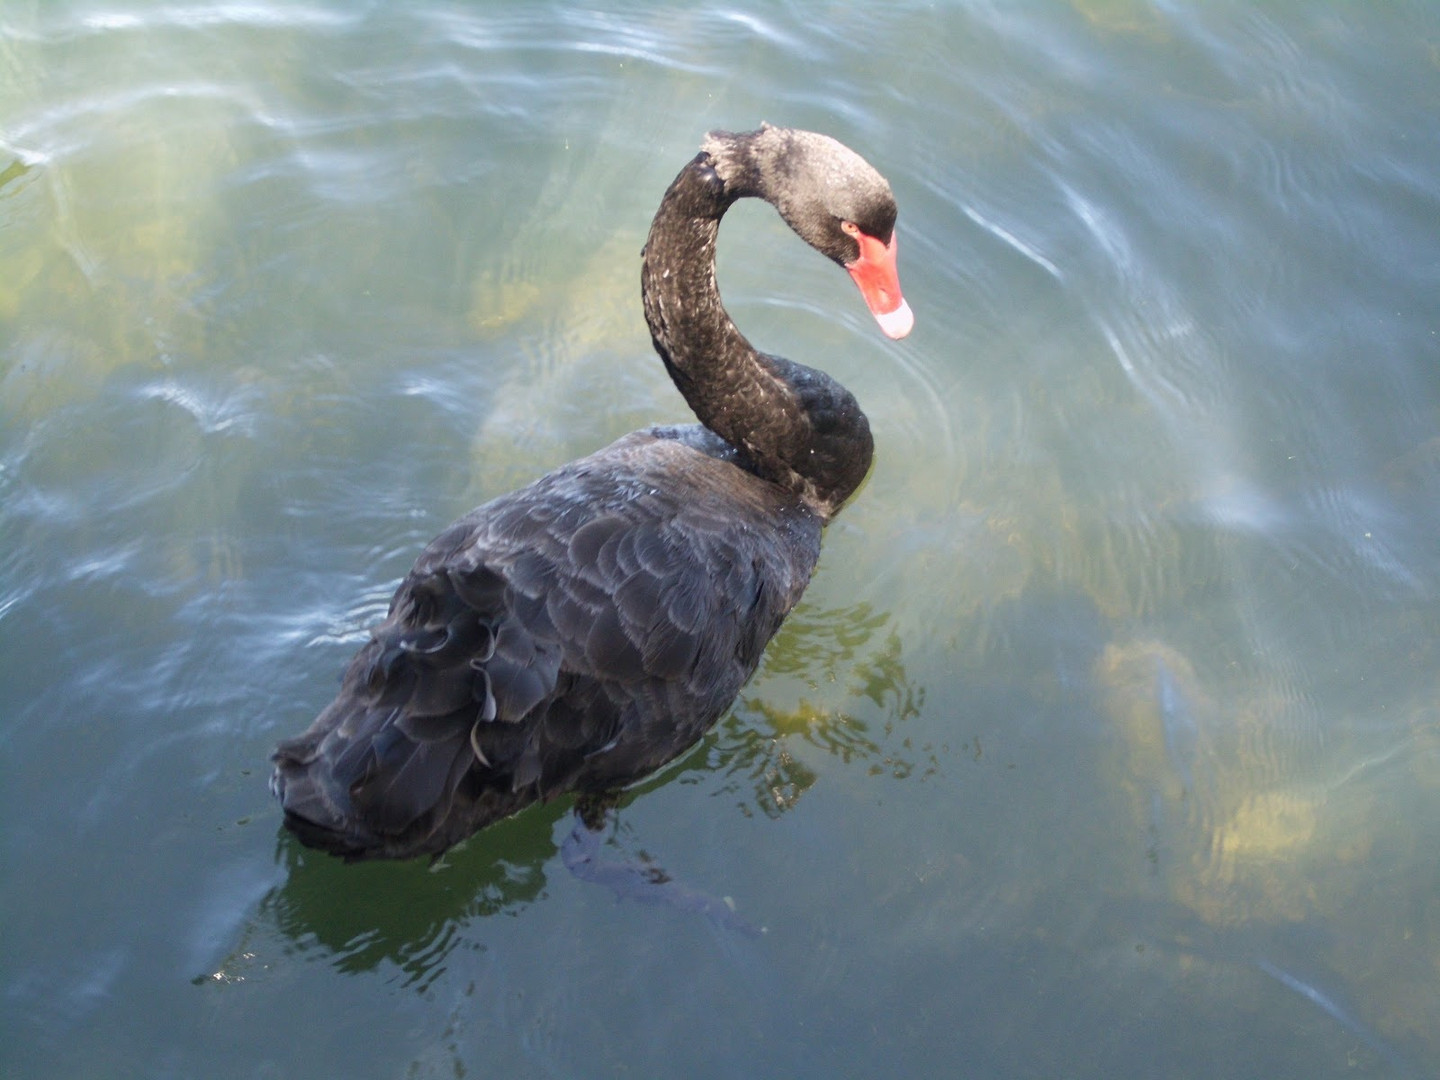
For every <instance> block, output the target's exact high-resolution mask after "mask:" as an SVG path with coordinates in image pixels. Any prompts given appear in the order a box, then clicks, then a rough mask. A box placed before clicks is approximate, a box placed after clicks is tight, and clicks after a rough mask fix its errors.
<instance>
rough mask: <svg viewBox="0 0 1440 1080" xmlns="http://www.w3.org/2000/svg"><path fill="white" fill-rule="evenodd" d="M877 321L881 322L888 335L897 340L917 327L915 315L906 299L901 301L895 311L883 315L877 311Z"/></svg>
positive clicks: (885, 333) (882, 329)
mask: <svg viewBox="0 0 1440 1080" xmlns="http://www.w3.org/2000/svg"><path fill="white" fill-rule="evenodd" d="M875 321H876V322H877V323H879V324H880V330H881V332H882V333H884V335H885V336H886V337H888V338H892V339H894V340H896V341H898V340H899V339H900V338H903V337H904V336H905V335H906V334H908V333H910V331H911V330H912V329H914V327H915V315H914V313H913V312H912V311H911V310H910V305H909V304H907V303H906V302H905V301H904V300H901V301H900V306H899V307H897V308H896V309H895V310H894V311H887V312H885V313H884V314H883V315H882V314H880V313H878V312H877V313H875Z"/></svg>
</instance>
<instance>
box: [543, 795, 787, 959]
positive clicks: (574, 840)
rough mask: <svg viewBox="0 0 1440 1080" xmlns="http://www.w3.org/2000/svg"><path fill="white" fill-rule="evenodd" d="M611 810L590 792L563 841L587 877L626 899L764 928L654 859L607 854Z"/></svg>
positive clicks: (572, 865)
mask: <svg viewBox="0 0 1440 1080" xmlns="http://www.w3.org/2000/svg"><path fill="white" fill-rule="evenodd" d="M609 813H610V805H608V804H607V803H606V802H605V801H604V800H600V799H590V798H585V799H581V800H580V802H579V803H577V804H576V806H575V827H574V828H572V829H571V830H570V835H569V836H567V837H566V838H565V840H564V842H563V843H562V844H561V845H560V861H561V862H563V863H564V864H565V869H567V870H569V871H570V872H571V873H572V874H574V875H575V876H576V877H577V878H579V879H580V880H581V881H588V882H590V883H592V884H595V885H603V886H605V888H607V889H609V890H610V891H611V892H613V893H614V894H615V896H616V898H617V899H620V900H638V901H640V903H642V904H664V905H665V906H667V907H673V908H676V909H678V910H680V911H693V912H697V913H699V914H701V915H704V916H705V917H706V918H707V919H709V920H710V921H711V922H713V923H714V924H715V925H716V926H719V927H722V928H724V929H726V930H738V931H740V932H741V933H743V934H747V935H749V936H752V937H754V936H757V935H759V934H760V933H762V932H763V931H762V930H759V929H757V928H756V927H754V926H752V925H750V923H748V922H746V921H745V920H744V919H742V918H740V916H739V915H737V914H736V913H735V908H734V905H733V904H732V903H731V902H730V901H729V899H728V898H726V899H722V898H721V897H718V896H711V895H710V894H709V893H705V892H700V891H699V890H698V889H692V888H690V887H689V886H687V885H682V884H681V883H680V882H678V881H676V880H674V879H673V878H672V877H671V876H670V875H669V874H667V873H666V872H665V871H664V870H663V869H661V868H660V867H658V866H656V865H655V864H654V863H645V862H637V861H633V860H629V859H626V860H624V861H609V860H605V859H602V858H601V857H600V845H601V833H602V831H603V830H604V826H605V820H606V818H607V817H608V816H609Z"/></svg>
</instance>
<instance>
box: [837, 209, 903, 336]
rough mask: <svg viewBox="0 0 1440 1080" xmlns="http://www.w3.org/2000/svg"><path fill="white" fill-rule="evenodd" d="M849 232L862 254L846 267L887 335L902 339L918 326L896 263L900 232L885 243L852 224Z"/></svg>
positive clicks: (892, 235)
mask: <svg viewBox="0 0 1440 1080" xmlns="http://www.w3.org/2000/svg"><path fill="white" fill-rule="evenodd" d="M852 230H853V231H852ZM846 231H847V232H850V234H851V235H852V236H854V237H855V241H856V243H858V244H859V245H860V255H859V257H858V258H857V259H856V260H855V261H854V262H852V263H846V264H845V269H846V270H848V271H850V276H851V277H852V278H854V279H855V284H856V285H858V286H859V287H860V295H861V296H863V297H864V298H865V306H866V307H868V308H869V309H870V314H871V315H874V316H875V321H876V322H878V323H879V324H880V329H881V330H883V331H884V332H885V336H886V337H891V338H903V337H904V336H905V335H906V334H908V333H910V329H911V327H913V326H914V325H915V316H914V315H913V314H912V313H911V311H910V305H909V304H907V303H906V302H905V297H904V296H902V295H901V294H900V271H899V269H897V267H896V265H895V250H896V243H897V236H898V234H896V233H891V234H890V243H888V244H886V243H883V242H881V241H880V240H877V239H875V237H873V236H871V235H869V234H868V233H863V232H860V231H859V230H858V229H854V228H853V226H852V227H850V228H849V229H847V230H846Z"/></svg>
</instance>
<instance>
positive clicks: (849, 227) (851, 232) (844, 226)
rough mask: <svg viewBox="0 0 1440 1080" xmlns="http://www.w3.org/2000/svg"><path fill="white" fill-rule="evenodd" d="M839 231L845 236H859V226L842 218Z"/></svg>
mask: <svg viewBox="0 0 1440 1080" xmlns="http://www.w3.org/2000/svg"><path fill="white" fill-rule="evenodd" d="M840 231H841V232H843V233H844V234H845V235H846V236H853V237H855V238H857V239H858V238H859V236H860V226H859V225H856V224H855V223H854V222H853V221H846V220H845V219H844V218H841V219H840Z"/></svg>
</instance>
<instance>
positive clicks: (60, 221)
mask: <svg viewBox="0 0 1440 1080" xmlns="http://www.w3.org/2000/svg"><path fill="white" fill-rule="evenodd" d="M1437 111H1440V9H1436V8H1434V7H1433V6H1430V5H1426V4H1409V5H1404V4H1385V5H1381V4H1374V5H1359V4H1339V3H1336V4H1321V3H1314V4H1311V3H1298V2H1297V3H1276V4H1266V5H1263V6H1262V5H1247V4H1178V5H1177V4H1144V3H1139V2H1124V0H1087V2H1078V0H1077V2H1075V3H1072V4H1060V3H1050V4H1042V3H1033V4H1032V3H1027V4H983V3H958V2H957V3H938V4H921V3H909V2H901V3H895V4H889V5H874V4H871V5H853V4H845V5H840V4H827V3H820V2H808V0H797V2H795V3H787V4H783V5H762V4H759V3H757V2H755V0H748V2H745V0H742V2H741V3H739V4H736V5H731V6H728V7H722V8H710V7H699V8H696V7H693V6H692V7H682V6H680V5H675V6H673V7H668V6H663V5H655V4H639V3H627V4H619V5H613V6H609V7H607V8H605V9H603V10H602V9H594V8H576V7H573V6H570V5H558V4H545V3H519V2H511V3H497V4H485V5H481V4H473V3H472V4H464V3H458V2H457V3H437V2H433V0H424V2H421V3H417V4H411V5H404V6H402V5H382V4H374V3H372V4H339V3H337V2H335V0H316V2H314V3H310V4H307V5H283V4H279V3H275V2H273V0H271V2H268V3H267V2H257V3H254V4H225V3H219V4H206V3H195V4H168V5H167V4H144V3H132V4H130V5H128V6H119V7H116V6H103V5H100V4H96V3H73V4H51V3H41V2H39V0H34V2H29V3H27V2H24V0H20V2H17V0H8V2H7V3H5V4H4V5H3V6H0V813H3V821H4V823H5V825H4V829H3V832H0V1016H3V1018H4V1019H3V1028H4V1032H5V1035H4V1038H3V1039H0V1074H3V1075H5V1076H7V1077H9V1076H15V1077H47V1078H48V1077H56V1078H60V1077H96V1076H107V1077H108V1076H123V1077H129V1076H135V1077H192V1076H195V1077H200V1076H203V1077H231V1076H234V1077H306V1078H308V1077H325V1076H351V1077H438V1076H445V1077H456V1076H461V1077H483V1076H491V1075H509V1076H516V1077H570V1076H576V1077H578V1076H586V1077H588V1076H621V1075H635V1076H662V1075H665V1076H669V1075H676V1076H680V1075H684V1076H697V1077H710V1076H716V1077H720V1076H725V1077H770V1076H775V1077H781V1076H807V1077H808V1076H814V1077H835V1076H845V1077H852V1076H853V1077H877V1076H934V1075H951V1076H954V1075H959V1076H966V1077H987V1078H988V1077H1059V1076H1067V1077H1095V1078H1114V1077H1127V1078H1128V1077H1157V1078H1160V1077H1164V1078H1171V1077H1176V1078H1180V1077H1222V1076H1223V1077H1227V1078H1228V1077H1256V1078H1267V1080H1270V1078H1289V1077H1294V1078H1307V1080H1309V1078H1315V1077H1341V1076H1344V1077H1353V1076H1366V1077H1370V1076H1373V1077H1390V1076H1395V1077H1420V1076H1429V1075H1434V1074H1435V1073H1436V1072H1437V1071H1440V1038H1437V1034H1436V1032H1437V1031H1440V978H1437V972H1440V891H1437V878H1436V871H1435V865H1436V859H1435V853H1436V851H1437V850H1440V813H1437V810H1440V719H1437V718H1440V676H1437V671H1440V663H1437V661H1440V540H1437V537H1440V510H1437V507H1440V336H1437V335H1440V299H1437V297H1440V227H1437V226H1440V181H1437V177H1440V125H1437V124H1436V123H1435V119H1434V118H1435V116H1436V115H1437ZM761 120H768V121H771V122H774V123H782V124H789V125H794V126H800V127H807V128H812V129H816V130H821V131H825V132H827V133H829V134H832V135H834V136H836V137H838V138H840V139H841V140H843V141H844V142H846V143H847V144H849V145H851V146H853V147H854V148H855V149H857V150H858V151H860V152H861V153H863V154H864V155H865V156H866V157H867V158H868V159H869V160H870V161H872V162H873V163H874V164H875V165H876V166H877V167H878V168H879V169H880V170H881V171H882V172H883V173H884V174H885V175H886V176H887V177H888V178H889V179H890V181H891V183H892V186H893V187H894V189H895V192H896V196H897V200H898V202H899V204H900V226H899V229H900V232H899V236H900V258H901V276H902V282H903V284H904V285H905V290H906V295H907V297H908V299H909V301H910V304H911V306H912V307H913V308H914V310H915V313H916V316H917V327H916V330H915V332H914V333H913V334H912V335H911V336H910V337H909V338H907V339H906V340H904V341H901V342H894V343H892V342H889V341H886V340H885V339H884V338H883V337H882V336H881V335H880V334H879V333H878V332H877V331H876V329H875V327H874V325H873V321H872V320H871V318H870V316H869V315H868V313H867V312H866V311H865V309H864V307H863V305H861V303H860V302H859V299H858V297H856V296H855V294H854V290H853V288H852V286H851V284H850V283H849V282H848V281H847V280H845V276H844V275H843V274H840V273H838V272H837V271H836V270H835V269H834V268H833V267H832V266H830V265H829V264H828V263H826V261H825V260H823V259H820V258H818V257H816V256H815V255H814V254H813V253H812V252H810V251H809V250H808V249H806V248H805V247H804V246H803V245H802V244H800V243H799V241H797V240H795V239H794V238H793V236H792V235H791V234H790V233H789V232H788V231H787V230H786V229H785V227H784V226H783V224H782V223H780V222H779V220H778V218H776V217H775V215H774V214H773V213H772V212H771V211H770V210H769V209H768V208H766V207H763V206H756V205H742V206H739V207H737V208H736V210H735V211H734V212H732V214H731V215H730V216H729V217H728V218H727V220H726V226H725V229H724V231H723V235H722V239H721V258H720V280H721V287H722V289H723V290H724V294H725V298H726V302H727V304H728V306H729V308H730V310H731V312H732V314H733V315H734V316H735V318H736V320H737V322H738V323H739V324H740V325H741V326H742V328H743V329H744V330H745V331H746V333H747V334H748V335H749V336H750V337H751V338H752V340H754V341H755V342H756V343H757V344H758V345H759V346H760V347H761V348H763V349H766V350H767V351H772V352H777V353H780V354H783V355H786V356H789V357H791V358H793V359H796V360H801V361H804V362H807V363H812V364H819V365H821V366H824V367H825V368H826V369H827V370H829V371H831V372H832V373H833V374H834V375H836V376H837V377H839V378H840V379H841V380H842V381H843V382H844V383H845V384H846V385H847V386H848V387H849V388H850V389H851V390H852V391H853V392H854V393H855V395H856V397H857V398H858V399H859V400H860V401H861V403H862V405H863V406H864V407H865V409H866V411H867V413H868V415H869V416H870V419H871V423H872V426H873V428H874V431H875V436H876V442H877V455H878V456H877V464H876V468H875V471H874V473H873V474H872V476H871V478H870V480H869V481H868V483H867V485H866V486H865V487H864V488H863V489H862V491H861V492H860V494H859V496H858V497H857V499H856V500H855V501H854V502H853V503H852V504H851V505H850V506H849V507H847V508H846V510H845V511H844V513H843V514H842V515H841V516H840V517H839V518H838V519H837V521H836V523H835V524H834V526H833V527H832V528H831V529H830V530H829V532H828V533H827V536H826V541H825V552H824V555H823V557H822V562H821V569H820V572H819V573H818V575H817V577H816V579H815V581H814V583H813V584H812V586H811V588H810V591H809V592H808V593H807V595H806V600H805V602H804V604H803V606H802V607H801V609H800V610H799V611H797V612H796V614H795V616H794V617H793V618H792V619H791V620H790V622H789V623H788V624H787V626H786V628H785V629H784V630H783V631H782V632H781V635H780V637H779V638H778V639H777V640H776V641H775V643H774V644H773V646H772V648H771V650H770V652H769V654H768V655H767V659H766V662H765V665H764V667H763V668H762V671H761V674H760V675H759V676H758V677H757V679H756V680H755V681H754V682H753V683H752V684H751V685H750V686H748V687H747V688H746V690H745V692H744V693H743V695H742V697H741V700H740V702H739V703H738V704H737V706H736V708H735V710H734V711H733V712H732V713H731V714H730V715H729V716H728V717H727V718H725V719H724V720H722V722H721V723H720V724H719V725H718V726H717V728H716V729H715V731H714V732H713V733H712V735H711V736H710V737H708V738H707V739H706V740H704V741H703V742H702V743H701V744H700V745H698V746H697V747H696V748H695V749H694V750H693V751H692V752H691V753H690V754H688V755H687V756H685V757H683V758H682V759H680V760H679V761H677V762H675V763H674V764H673V765H672V766H670V767H669V768H668V769H666V770H665V771H663V772H662V773H661V774H659V775H657V776H656V777H654V778H652V779H651V780H650V781H647V782H646V783H644V784H643V785H641V786H640V788H639V789H637V790H636V791H635V792H634V793H633V796H632V797H631V798H630V799H629V800H628V801H627V804H626V805H625V807H624V808H623V809H622V811H621V813H620V814H619V816H618V819H617V822H618V823H617V825H616V826H615V828H614V831H613V832H612V834H611V835H610V838H609V844H610V846H611V849H612V853H613V854H615V855H617V856H629V857H636V856H640V855H644V856H647V857H650V858H653V859H654V860H655V861H656V862H658V863H659V864H660V865H662V866H663V867H664V868H665V869H666V870H667V871H668V872H669V873H671V874H672V875H674V876H675V877H676V878H677V879H679V880H682V881H684V882H686V883H687V884H689V885H691V886H693V887H696V888H700V889H703V890H705V891H707V892H710V893H713V894H714V895H717V896H723V897H728V898H730V900H731V901H732V902H733V903H734V905H735V908H736V911H737V913H738V914H740V915H741V916H743V917H744V918H745V919H746V920H747V921H749V922H750V923H752V924H754V925H756V926H759V927H763V928H764V930H765V933H763V934H762V935H760V936H759V937H758V938H754V939H752V938H749V937H746V936H744V935H739V934H735V933H731V932H727V931H724V930H721V929H718V928H716V927H715V926H712V925H711V924H710V923H709V922H707V921H706V920H705V919H703V918H701V917H698V916H696V915H695V914H694V913H692V912H685V911H675V910H669V909H666V908H656V907H649V906H643V905H639V904H635V903H617V902H616V900H615V899H614V897H613V896H612V895H611V894H610V893H608V892H607V891H605V890H603V889H601V888H597V887H595V886H591V885H586V884H584V883H581V882H579V881H576V880H575V879H573V878H572V877H571V876H570V875H569V874H568V873H566V871H565V870H564V868H563V867H562V866H561V864H560V860H559V856H558V854H557V848H558V844H559V842H560V840H561V839H562V838H563V837H564V835H565V833H566V832H567V831H568V829H569V814H568V807H567V806H566V805H563V804H557V805H554V806H549V807H541V808H536V809H534V810H532V811H529V812H527V813H525V814H522V815H520V816H519V817H517V818H515V819H513V820H511V821H508V822H505V823H503V824H501V825H499V826H497V827H496V828H494V829H493V830H491V831H489V832H487V833H485V834H483V835H481V836H479V837H476V838H474V839H472V840H471V841H470V842H469V843H467V844H466V845H464V846H463V847H461V848H460V849H457V850H456V851H454V852H452V853H450V854H449V855H447V856H446V857H445V859H444V860H442V861H441V862H439V863H437V864H435V865H433V866H432V865H428V864H423V863H417V864H414V865H380V866H374V865H362V866H345V865H343V864H341V863H339V862H336V861H334V860H330V859H327V858H325V857H321V856H317V855H316V854H314V853H311V852H308V851H305V850H303V849H301V848H299V847H298V846H296V845H295V844H294V843H293V842H292V841H291V840H290V839H289V838H288V837H286V836H284V835H283V834H282V832H281V830H280V828H279V814H278V811H277V808H276V806H275V805H274V803H273V801H272V800H271V798H270V796H269V794H268V792H267V790H266V778H267V776H268V771H269V767H268V764H267V762H266V757H267V755H268V753H269V751H270V748H271V747H272V746H273V744H274V742H275V741H276V740H277V739H278V738H281V737H284V736H286V735H289V734H293V733H295V732H297V731H299V730H300V729H301V728H303V727H304V726H305V725H306V724H307V723H308V721H309V719H310V718H311V716H313V715H314V713H315V712H316V711H317V710H318V709H319V708H320V707H321V706H322V705H323V704H324V703H325V702H326V701H327V700H328V699H329V697H330V695H331V694H332V693H333V691H334V688H335V683H336V678H337V676H338V674H339V672H340V670H341V668H342V667H343V665H344V663H345V661H346V659H347V658H348V657H349V655H350V654H351V653H352V652H353V651H354V649H355V648H356V647H357V646H358V644H359V643H361V642H362V641H364V640H365V633H366V628H367V627H368V626H369V625H370V624H371V623H373V622H374V621H376V620H377V619H378V618H379V617H380V616H381V615H382V614H383V611H384V609H385V605H386V603H387V601H388V598H389V595H390V592H391V590H392V589H393V587H394V585H395V583H396V582H397V580H398V579H399V577H400V576H401V575H403V574H404V572H405V571H406V570H407V569H408V567H409V565H410V563H411V561H412V560H413V559H414V557H415V556H416V554H418V552H419V550H420V549H421V548H422V547H423V546H424V544H425V542H426V541H428V540H429V538H430V537H431V536H433V535H434V534H435V533H437V532H438V531H439V530H440V529H441V528H443V527H444V526H445V525H446V524H447V523H448V522H449V521H451V520H452V519H454V518H455V517H457V516H459V515H460V514H462V513H463V512H465V511H466V510H468V509H469V508H470V507H471V506H473V505H475V504H476V503H478V502H479V501H481V500H483V499H484V498H487V497H489V496H491V495H494V494H498V493H500V492H503V491H506V490H509V489H510V488H512V487H514V486H516V485H517V484H520V483H523V482H525V481H527V480H529V479H532V478H533V477H534V476H536V475H538V474H539V473H541V472H543V471H545V470H546V469H548V468H551V467H553V466H555V465H557V464H559V463H561V462H564V461H566V460H568V459H570V458H572V457H575V456H578V455H580V454H583V453H586V452H589V451H590V450H593V449H595V448H597V447H599V446H601V445H603V444H604V443H606V442H607V441H609V440H610V439H613V438H615V437H617V436H619V435H621V434H623V433H624V432H626V431H629V430H632V429H634V428H636V427H640V426H643V425H647V424H650V423H655V422H661V421H670V420H678V419H684V418H685V416H686V413H685V409H684V404H683V402H682V401H681V399H680V397H679V395H678V394H677V393H676V392H675V391H674V390H673V388H672V387H670V386H669V384H668V383H667V381H666V380H665V377H664V372H663V369H662V368H661V366H660V364H659V362H658V360H657V359H656V358H655V357H654V355H653V353H652V352H651V350H650V346H649V339H648V335H647V333H646V330H645V327H644V322H643V319H642V317H641V312H640V301H639V289H638V284H639V259H638V254H639V249H640V246H641V244H642V243H643V241H644V236H645V233H646V230H647V228H648V225H649V219H650V215H651V213H653V210H654V207H655V205H656V203H657V202H658V199H659V196H660V194H661V193H662V192H663V191H664V189H665V186H666V184H667V183H668V182H669V180H670V178H671V177H672V176H673V175H674V173H675V172H676V171H677V170H678V169H679V167H680V166H681V165H682V164H683V163H684V162H685V161H687V160H688V159H689V157H690V156H691V155H693V153H694V152H695V149H696V147H697V146H698V143H699V141H700V139H701V137H702V136H703V134H704V132H705V131H706V130H707V129H708V128H711V127H732V128H746V127H753V126H756V125H757V124H758V123H759V122H760V121H761Z"/></svg>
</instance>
